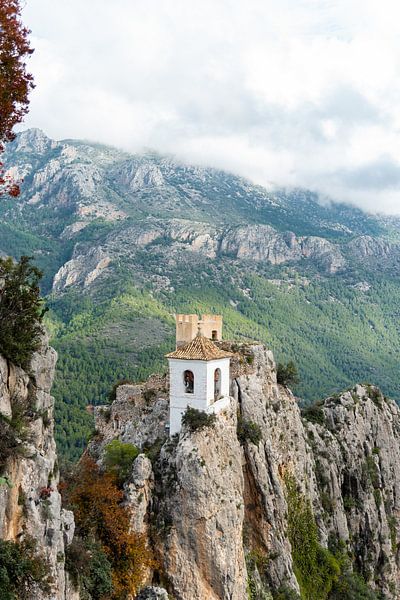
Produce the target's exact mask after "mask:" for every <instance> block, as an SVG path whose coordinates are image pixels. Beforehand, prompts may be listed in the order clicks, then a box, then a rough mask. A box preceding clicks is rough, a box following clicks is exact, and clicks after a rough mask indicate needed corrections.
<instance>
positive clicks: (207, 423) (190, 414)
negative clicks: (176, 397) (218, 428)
mask: <svg viewBox="0 0 400 600" xmlns="http://www.w3.org/2000/svg"><path fill="white" fill-rule="evenodd" d="M216 418H217V417H216V415H215V414H213V413H212V414H210V415H208V414H207V413H206V412H204V411H203V410H197V409H196V408H192V407H191V406H188V407H187V409H186V411H185V414H184V415H183V417H182V424H183V425H185V426H186V427H188V428H189V430H190V431H192V432H193V431H197V430H199V429H204V428H205V427H214V425H215V421H216Z"/></svg>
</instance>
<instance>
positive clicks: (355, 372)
mask: <svg viewBox="0 0 400 600" xmlns="http://www.w3.org/2000/svg"><path fill="white" fill-rule="evenodd" d="M153 260H157V259H156V257H153ZM180 266H181V265H180ZM150 267H151V266H150V265H149V268H150ZM186 269H188V270H190V284H188V278H187V277H184V276H182V269H181V268H179V269H178V268H177V269H176V272H175V273H169V276H170V277H171V278H174V290H173V291H160V292H158V293H157V294H156V293H154V292H152V291H151V289H146V287H138V286H135V285H133V284H132V283H131V282H130V281H129V280H124V279H123V278H122V277H121V278H120V279H118V278H115V279H114V280H113V282H107V283H106V284H105V285H103V286H100V287H98V288H97V290H96V293H95V294H94V295H90V294H87V295H82V294H79V293H77V292H76V291H72V292H69V293H65V294H64V295H62V296H58V297H53V298H51V297H50V298H49V300H48V306H49V308H50V310H49V313H48V315H47V317H46V318H47V321H46V323H47V327H48V329H49V331H50V332H51V336H52V337H51V343H52V344H53V345H54V347H55V348H56V350H57V351H58V353H59V361H58V367H57V374H56V380H55V384H54V394H55V397H56V399H57V403H56V420H57V442H58V445H59V448H60V451H61V452H62V454H64V455H65V456H66V457H68V458H71V459H76V458H77V457H78V456H79V454H80V452H81V451H82V449H83V447H84V445H85V444H86V441H87V438H88V436H89V435H90V433H91V431H92V429H93V423H92V417H91V416H90V414H89V413H88V412H87V411H86V410H85V407H86V406H87V405H90V404H104V403H107V401H108V395H109V392H110V390H111V388H112V386H113V384H114V383H115V382H117V381H119V380H131V381H134V382H140V381H143V380H145V379H146V378H147V377H148V375H150V374H151V373H152V372H164V371H165V370H166V361H165V360H164V354H165V353H166V352H168V351H169V350H170V349H171V348H172V347H173V344H174V317H173V314H174V313H175V312H197V313H199V314H201V313H203V312H204V313H208V312H213V313H218V314H222V315H223V317H224V330H223V332H224V337H225V339H241V340H259V341H261V342H263V343H265V344H266V345H267V346H268V348H270V349H271V350H272V351H273V352H274V355H275V358H276V360H277V361H283V362H286V361H289V360H293V361H294V362H295V363H296V365H297V367H298V370H299V374H300V383H299V384H298V385H297V386H296V387H295V389H294V392H295V394H296V395H297V396H298V397H299V401H300V402H305V403H309V402H311V401H314V400H316V399H320V398H323V397H325V396H327V395H330V394H332V393H335V392H338V391H341V390H343V389H345V388H347V387H350V386H353V385H354V384H355V383H357V382H365V381H368V382H373V383H374V384H376V385H379V386H380V387H381V388H382V390H383V391H384V393H386V394H387V395H389V396H391V397H394V398H399V397H400V389H399V382H398V377H397V369H398V361H397V358H396V357H398V355H399V350H400V335H399V314H400V285H399V283H398V282H397V281H396V280H390V279H389V278H387V277H385V276H381V277H380V276H376V278H375V280H374V281H373V282H372V283H371V284H370V285H371V287H370V289H369V290H368V291H360V290H359V289H355V288H354V286H352V285H350V284H349V282H346V280H345V279H343V277H335V276H333V277H330V278H325V279H322V278H320V277H317V276H315V275H314V276H312V275H310V274H309V276H308V277H307V278H306V277H303V276H300V275H299V274H298V273H295V272H294V271H293V269H291V268H287V267H282V268H280V269H277V268H271V269H270V270H269V271H270V272H264V273H260V272H256V271H254V270H253V271H252V270H251V269H250V268H249V269H248V270H247V271H246V270H244V269H243V268H242V266H241V268H240V269H239V267H238V265H237V264H236V265H235V264H234V263H233V262H232V263H226V264H222V263H221V262H220V261H219V262H218V263H217V262H215V263H213V261H207V264H204V263H201V264H197V265H196V264H194V263H192V264H186ZM243 273H245V274H243ZM278 277H279V279H278ZM117 279H118V281H117ZM369 280H370V281H371V277H369ZM271 281H273V282H274V283H272V282H271ZM278 281H279V285H277V282H278ZM110 288H112V290H111V289H110ZM243 290H244V291H245V293H244V292H243Z"/></svg>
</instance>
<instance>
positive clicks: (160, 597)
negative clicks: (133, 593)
mask: <svg viewBox="0 0 400 600" xmlns="http://www.w3.org/2000/svg"><path fill="white" fill-rule="evenodd" d="M136 600H168V593H167V591H166V590H164V589H162V588H160V587H147V588H145V589H144V590H142V591H141V592H140V594H139V595H138V596H137V597H136Z"/></svg>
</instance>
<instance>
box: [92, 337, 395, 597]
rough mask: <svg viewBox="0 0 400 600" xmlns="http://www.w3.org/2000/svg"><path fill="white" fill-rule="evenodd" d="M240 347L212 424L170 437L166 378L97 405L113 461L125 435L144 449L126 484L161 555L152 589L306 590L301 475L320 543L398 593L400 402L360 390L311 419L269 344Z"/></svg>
mask: <svg viewBox="0 0 400 600" xmlns="http://www.w3.org/2000/svg"><path fill="white" fill-rule="evenodd" d="M223 344H224V347H228V346H229V344H228V343H226V342H224V343H223ZM232 348H233V349H234V350H235V351H236V354H235V359H234V360H233V361H232V365H231V369H232V372H231V375H232V390H231V404H230V407H229V408H228V409H227V410H225V411H224V412H223V413H221V414H219V415H218V417H217V421H216V423H215V425H214V426H213V427H206V428H203V429H198V430H195V431H191V430H189V429H188V428H184V429H183V430H182V432H181V434H180V435H179V436H175V437H174V438H171V439H169V438H167V437H166V435H165V430H164V425H165V421H166V418H167V413H166V393H165V392H166V387H165V386H166V385H167V383H168V382H166V381H164V380H163V381H162V382H161V380H160V381H159V387H158V388H157V386H156V385H155V384H154V380H153V383H152V386H150V387H148V386H147V387H146V386H142V387H140V386H139V387H138V386H129V385H127V386H122V388H121V391H120V392H118V391H117V400H116V402H115V403H114V404H113V405H112V407H111V409H106V408H103V409H102V408H98V409H97V418H96V421H97V429H98V430H99V437H98V439H97V440H94V441H93V442H92V445H91V448H90V451H91V452H92V454H94V455H95V456H96V458H97V459H98V460H99V461H100V462H101V460H102V448H103V447H104V444H105V443H107V442H108V441H110V440H111V439H113V438H115V437H119V438H120V439H122V440H125V441H127V440H130V441H132V442H134V443H136V444H137V445H138V446H139V447H140V448H141V449H142V451H143V452H144V453H143V452H142V454H140V455H139V456H138V458H137V459H136V460H135V461H134V463H133V469H132V475H131V477H130V479H129V480H128V481H127V482H126V484H125V491H126V502H127V504H128V505H130V506H131V508H132V509H133V514H135V515H136V516H135V518H134V519H133V520H132V528H133V529H134V530H136V531H138V532H141V533H143V532H146V534H147V536H148V543H149V544H150V545H151V546H152V548H153V549H154V551H155V554H156V558H157V563H158V567H157V569H155V571H154V573H149V577H148V581H147V584H148V585H150V586H151V585H152V584H153V585H156V586H157V585H159V582H160V581H163V582H164V587H165V589H166V590H167V591H168V592H169V593H170V594H171V595H172V596H173V597H174V598H176V600H187V599H188V598H190V599H191V600H205V599H207V600H214V599H215V600H228V599H230V600H243V599H244V598H247V594H248V593H249V590H252V593H253V595H252V596H251V597H252V598H272V597H273V595H274V594H276V593H277V591H278V590H282V589H286V590H287V589H291V590H292V592H293V593H294V594H296V593H299V592H300V589H301V582H300V581H299V580H298V577H296V572H295V568H294V558H293V548H292V546H291V543H290V539H289V537H288V502H289V500H288V477H290V478H291V480H292V481H294V482H295V485H296V489H297V490H298V492H297V493H298V494H300V495H301V497H303V498H304V499H306V500H307V501H309V502H310V506H311V507H312V512H313V515H314V519H315V522H316V524H317V526H318V532H319V534H318V535H319V543H320V545H321V546H322V547H325V548H327V547H330V548H331V549H332V548H338V547H340V548H341V551H342V552H344V553H345V555H346V556H348V557H351V559H350V563H349V564H350V567H349V568H350V569H354V570H355V571H357V573H359V574H361V576H362V577H363V579H364V580H365V581H366V582H367V584H368V586H369V587H370V589H377V590H378V591H380V592H382V593H384V594H386V597H387V598H389V599H391V600H394V599H395V598H398V597H399V594H400V568H399V567H400V563H399V556H398V541H399V535H400V530H399V525H398V518H399V515H400V469H399V466H400V410H399V408H398V407H397V405H396V404H395V403H394V402H392V401H391V400H388V399H387V398H384V397H383V396H382V394H381V393H380V391H379V390H378V389H377V388H375V387H373V386H367V385H364V386H361V385H359V386H356V387H355V388H354V389H353V390H351V391H348V392H345V393H344V394H342V395H340V396H339V395H338V396H335V397H331V398H328V399H327V400H325V401H324V402H321V403H318V404H317V405H315V406H313V407H312V408H310V409H305V410H304V411H303V414H302V413H301V410H300V408H299V406H298V403H297V401H296V399H295V397H294V396H293V394H292V393H291V392H290V390H289V389H288V388H286V387H285V386H282V385H278V384H277V379H276V367H275V363H274V359H273V356H272V353H271V352H269V351H268V350H267V349H266V348H265V347H264V346H263V345H261V344H250V345H242V346H241V347H240V348H238V346H237V345H236V346H231V349H232ZM149 389H151V390H152V391H151V392H149ZM129 404H130V407H129ZM123 407H124V409H123V410H122V408H123ZM106 411H109V413H107V412H106ZM160 411H161V412H160ZM116 414H118V416H119V420H118V423H117V425H116V423H115V415H116ZM238 419H239V420H240V423H241V424H243V423H250V422H251V423H252V424H253V426H254V427H255V428H256V430H257V437H256V439H255V438H251V436H250V437H247V439H246V436H245V437H243V436H241V442H239V440H238V435H237V431H238V429H237V423H238ZM239 437H240V436H239ZM146 454H147V457H146ZM150 459H151V460H150ZM332 551H334V550H332ZM146 593H147V592H146ZM149 593H150V592H149ZM157 593H158V592H157ZM144 597H145V598H147V597H153V596H151V595H150V596H144ZM155 597H158V596H155ZM161 597H162V596H161ZM139 598H141V596H139Z"/></svg>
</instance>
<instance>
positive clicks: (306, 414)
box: [301, 401, 325, 425]
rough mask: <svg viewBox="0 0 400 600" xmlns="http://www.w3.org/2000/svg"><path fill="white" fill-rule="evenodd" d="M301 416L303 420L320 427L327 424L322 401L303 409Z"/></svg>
mask: <svg viewBox="0 0 400 600" xmlns="http://www.w3.org/2000/svg"><path fill="white" fill-rule="evenodd" d="M301 416H302V417H303V419H306V420H307V421H310V423H317V424H318V425H324V424H325V415H324V411H323V410H322V403H321V402H320V401H318V402H314V404H311V405H310V406H306V407H304V408H302V409H301Z"/></svg>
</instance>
